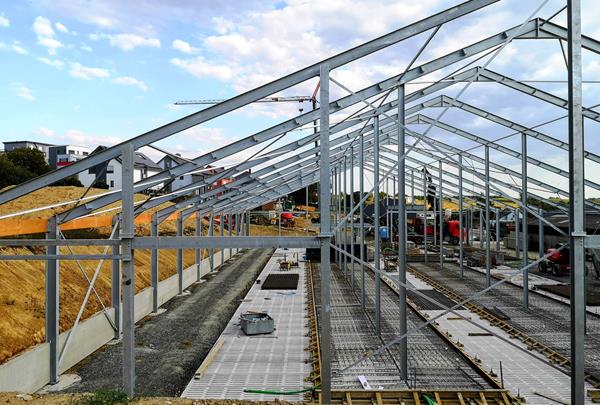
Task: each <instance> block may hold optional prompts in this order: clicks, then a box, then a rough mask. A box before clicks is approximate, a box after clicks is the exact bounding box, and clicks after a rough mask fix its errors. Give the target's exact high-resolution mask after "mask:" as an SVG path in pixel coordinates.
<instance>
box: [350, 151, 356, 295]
mask: <svg viewBox="0 0 600 405" xmlns="http://www.w3.org/2000/svg"><path fill="white" fill-rule="evenodd" d="M350 207H351V208H350V209H352V208H354V147H352V148H351V149H350ZM350 255H351V258H350V267H351V268H352V270H351V272H350V284H351V285H352V293H354V285H355V277H354V214H352V215H351V216H350Z"/></svg>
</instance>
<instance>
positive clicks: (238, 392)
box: [181, 249, 311, 401]
mask: <svg viewBox="0 0 600 405" xmlns="http://www.w3.org/2000/svg"><path fill="white" fill-rule="evenodd" d="M290 253H292V254H293V253H299V256H300V257H301V256H302V255H303V254H304V249H288V250H284V249H278V250H277V251H276V252H275V254H274V255H273V257H271V259H270V260H269V262H268V263H267V265H266V266H265V268H264V270H263V271H262V272H261V274H260V276H259V277H258V278H259V279H261V280H264V279H265V278H266V277H267V275H269V274H271V273H280V270H279V263H278V260H281V259H282V258H283V256H284V254H288V255H289V254H290ZM299 265H300V267H299V268H292V269H291V270H290V271H289V272H286V273H296V274H298V275H299V277H300V279H299V282H298V289H297V290H294V291H290V290H261V285H260V284H254V285H253V286H252V288H251V289H250V291H249V292H248V294H247V295H246V297H245V298H244V299H243V300H242V303H241V305H240V307H239V308H238V310H237V311H236V312H235V314H234V315H233V317H232V318H231V320H230V321H229V323H228V325H227V327H226V328H225V330H224V331H223V333H222V334H221V337H220V338H219V340H218V341H217V343H216V344H215V345H214V346H213V349H212V350H211V353H209V355H208V356H207V357H206V359H205V361H204V362H203V363H202V365H201V366H200V368H199V369H198V371H197V372H196V376H195V377H194V379H192V381H190V382H189V384H188V385H187V387H186V389H185V390H184V392H183V394H182V395H181V396H182V397H184V398H190V399H240V400H241V399H244V400H255V401H267V400H274V399H276V398H279V399H285V400H287V401H301V400H302V399H303V394H295V395H266V394H251V393H244V392H243V390H244V389H247V388H249V389H258V390H271V391H293V390H301V389H303V388H306V387H308V386H309V385H308V383H306V382H305V381H304V379H305V378H306V377H308V376H309V374H310V371H311V365H310V362H309V352H307V351H305V348H306V347H307V346H308V345H309V343H310V340H309V338H308V334H309V329H308V319H307V313H306V305H307V302H306V281H305V270H306V269H305V266H306V263H304V262H300V263H299ZM246 311H264V312H267V313H269V315H271V317H273V318H274V319H275V328H276V330H275V331H274V332H273V333H272V334H268V335H257V336H246V335H245V334H244V333H243V332H242V331H241V329H240V326H239V317H240V315H241V314H242V313H244V312H246Z"/></svg>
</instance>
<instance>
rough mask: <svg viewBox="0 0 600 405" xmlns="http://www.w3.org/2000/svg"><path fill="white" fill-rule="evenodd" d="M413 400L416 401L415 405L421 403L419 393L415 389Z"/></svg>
mask: <svg viewBox="0 0 600 405" xmlns="http://www.w3.org/2000/svg"><path fill="white" fill-rule="evenodd" d="M413 400H414V401H415V405H421V400H420V399H419V393H417V392H416V391H413Z"/></svg>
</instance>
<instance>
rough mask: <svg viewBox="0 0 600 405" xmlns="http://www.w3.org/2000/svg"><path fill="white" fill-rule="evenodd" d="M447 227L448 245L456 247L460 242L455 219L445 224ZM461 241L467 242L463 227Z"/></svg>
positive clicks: (457, 224) (458, 228) (465, 230)
mask: <svg viewBox="0 0 600 405" xmlns="http://www.w3.org/2000/svg"><path fill="white" fill-rule="evenodd" d="M446 226H447V227H448V235H450V243H451V244H453V245H458V244H459V242H460V222H459V221H458V220H457V219H452V220H450V221H448V222H447V223H446ZM462 231H463V232H462V233H463V235H462V241H463V242H465V241H466V240H467V229H466V228H465V227H463V230H462Z"/></svg>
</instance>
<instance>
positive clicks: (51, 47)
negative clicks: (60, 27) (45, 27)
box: [38, 38, 64, 55]
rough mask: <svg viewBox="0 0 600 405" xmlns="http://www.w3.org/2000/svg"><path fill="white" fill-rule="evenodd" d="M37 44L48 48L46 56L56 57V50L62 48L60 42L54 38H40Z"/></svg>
mask: <svg viewBox="0 0 600 405" xmlns="http://www.w3.org/2000/svg"><path fill="white" fill-rule="evenodd" d="M38 43H39V44H40V45H41V46H45V47H46V48H48V54H50V55H56V50H57V49H58V48H62V47H63V46H64V45H63V44H62V42H60V41H59V40H58V39H54V38H40V39H39V40H38Z"/></svg>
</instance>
